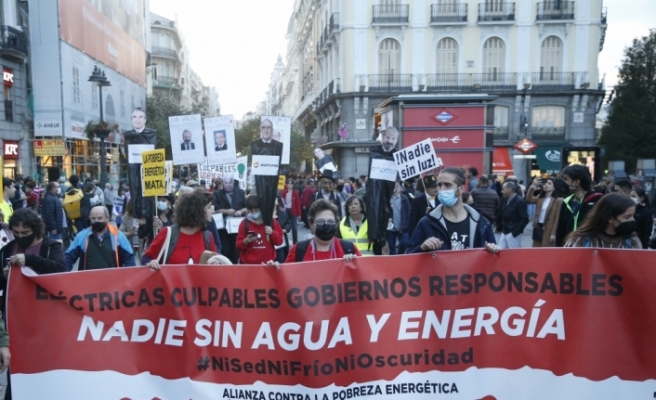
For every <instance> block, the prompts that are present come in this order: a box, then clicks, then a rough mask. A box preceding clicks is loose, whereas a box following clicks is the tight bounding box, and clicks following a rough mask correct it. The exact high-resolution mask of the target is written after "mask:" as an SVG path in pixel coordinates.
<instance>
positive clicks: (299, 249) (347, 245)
mask: <svg viewBox="0 0 656 400" xmlns="http://www.w3.org/2000/svg"><path fill="white" fill-rule="evenodd" d="M333 240H339V242H340V243H341V244H342V249H344V254H355V245H354V244H353V242H349V241H348V240H342V239H339V238H335V239H333ZM309 245H310V240H303V241H300V242H298V244H297V245H296V262H302V261H303V257H305V253H306V252H307V249H308V246H309Z"/></svg>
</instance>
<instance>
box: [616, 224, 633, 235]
mask: <svg viewBox="0 0 656 400" xmlns="http://www.w3.org/2000/svg"><path fill="white" fill-rule="evenodd" d="M636 229H638V223H637V222H636V221H626V222H622V223H621V224H619V225H617V226H616V227H615V234H617V235H620V236H623V237H627V236H630V235H631V234H632V233H633V232H635V231H636Z"/></svg>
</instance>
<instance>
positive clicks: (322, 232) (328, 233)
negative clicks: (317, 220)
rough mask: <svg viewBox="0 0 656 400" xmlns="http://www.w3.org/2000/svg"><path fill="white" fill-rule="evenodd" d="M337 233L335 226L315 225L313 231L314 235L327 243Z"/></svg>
mask: <svg viewBox="0 0 656 400" xmlns="http://www.w3.org/2000/svg"><path fill="white" fill-rule="evenodd" d="M336 233H337V225H321V226H319V225H317V226H316V229H315V235H316V236H317V237H318V238H319V239H321V240H325V241H328V240H330V239H332V238H334V237H335V234H336Z"/></svg>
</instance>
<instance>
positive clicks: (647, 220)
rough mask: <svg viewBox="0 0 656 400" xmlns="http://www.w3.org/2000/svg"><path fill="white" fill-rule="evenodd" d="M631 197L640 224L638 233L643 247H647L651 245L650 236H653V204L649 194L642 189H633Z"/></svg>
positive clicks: (637, 221) (636, 218) (637, 229)
mask: <svg viewBox="0 0 656 400" xmlns="http://www.w3.org/2000/svg"><path fill="white" fill-rule="evenodd" d="M631 198H632V199H633V202H634V203H635V204H636V212H635V217H634V218H635V220H636V223H637V224H638V227H637V228H636V233H637V234H638V237H639V238H640V242H641V243H642V248H643V249H646V248H648V247H649V237H650V236H651V231H652V228H653V226H652V224H653V218H654V217H653V215H652V211H651V204H650V203H649V198H648V197H647V194H646V193H645V191H644V190H642V189H633V190H632V191H631Z"/></svg>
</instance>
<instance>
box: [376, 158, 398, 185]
mask: <svg viewBox="0 0 656 400" xmlns="http://www.w3.org/2000/svg"><path fill="white" fill-rule="evenodd" d="M397 174H398V171H397V170H396V163H395V162H394V161H388V160H376V159H373V160H371V171H369V179H382V180H385V181H390V182H396V176H397Z"/></svg>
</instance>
